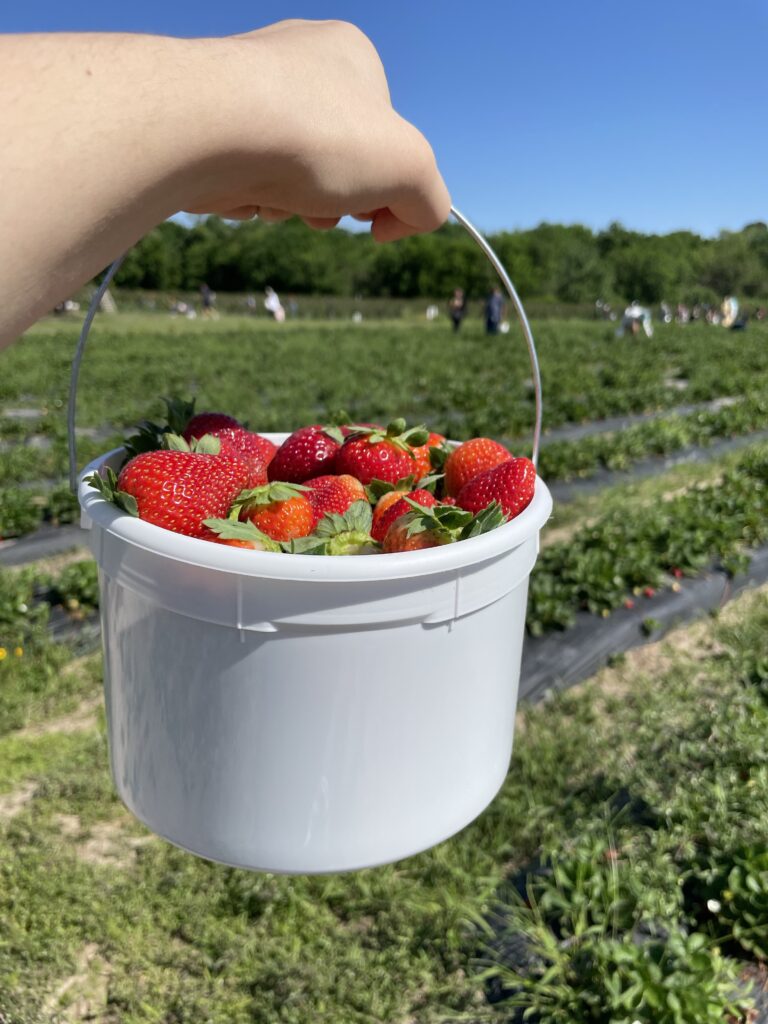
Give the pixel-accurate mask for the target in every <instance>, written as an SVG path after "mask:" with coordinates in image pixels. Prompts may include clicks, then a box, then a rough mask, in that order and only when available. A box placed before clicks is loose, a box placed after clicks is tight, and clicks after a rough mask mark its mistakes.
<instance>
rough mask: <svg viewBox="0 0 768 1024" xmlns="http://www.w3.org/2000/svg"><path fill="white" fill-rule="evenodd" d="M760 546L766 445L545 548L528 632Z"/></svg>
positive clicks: (739, 565)
mask: <svg viewBox="0 0 768 1024" xmlns="http://www.w3.org/2000/svg"><path fill="white" fill-rule="evenodd" d="M766 540H768V445H759V446H755V447H754V448H753V449H751V450H750V451H748V452H747V453H746V454H745V455H743V456H742V457H741V458H740V459H739V460H738V462H737V463H736V464H735V465H734V466H733V468H730V469H727V470H726V471H725V472H724V474H723V477H722V479H721V480H720V481H718V482H717V483H716V484H710V485H707V486H700V487H694V488H693V489H691V490H688V491H686V492H685V493H683V494H680V495H677V496H675V497H672V498H669V499H667V500H665V501H660V502H657V503H655V504H654V505H652V506H650V507H648V506H643V507H633V506H632V504H631V503H630V502H627V504H626V505H625V506H620V507H617V508H616V509H614V510H612V511H611V512H610V513H608V514H606V515H604V516H602V517H600V518H599V519H598V520H597V521H596V522H594V523H592V524H590V525H588V526H585V527H582V528H581V529H579V530H578V531H577V532H576V533H575V534H574V535H573V536H572V537H571V538H570V539H569V540H568V541H566V542H561V543H559V544H553V545H551V546H550V547H547V548H545V549H544V550H543V551H542V552H541V554H540V556H539V560H538V563H537V565H536V568H535V569H534V572H533V574H532V577H531V583H530V591H529V601H528V620H527V622H528V629H529V631H530V632H531V633H532V634H533V635H540V634H542V633H544V632H547V631H549V630H552V629H566V628H568V627H569V626H571V625H572V624H573V623H574V621H575V618H576V614H577V612H578V611H580V610H586V611H589V612H591V613H593V614H599V615H608V614H609V613H610V612H611V611H612V610H614V609H616V608H619V607H621V606H622V605H624V604H626V603H627V602H631V601H632V600H633V598H632V595H633V594H639V593H641V592H642V591H644V590H647V591H648V593H649V596H650V595H651V594H652V592H655V590H656V589H657V588H658V587H659V586H662V585H664V583H665V582H672V585H675V586H676V585H677V583H676V581H675V579H674V578H675V577H677V578H680V577H682V576H686V575H695V574H696V573H698V572H700V571H701V569H702V568H704V567H706V566H708V565H710V564H712V563H713V562H717V563H718V564H720V565H721V566H722V567H724V568H725V569H726V570H728V571H730V572H734V573H735V572H737V571H739V570H742V569H744V568H745V567H746V565H747V563H748V555H747V553H746V552H747V549H749V548H750V547H755V546H757V545H759V544H762V543H764V542H765V541H766ZM70 575H71V578H69V577H66V586H65V587H63V589H62V585H61V584H58V583H57V584H56V586H55V587H53V589H54V590H56V588H58V591H59V592H60V593H63V594H64V595H65V601H64V603H66V599H67V598H72V599H74V600H76V601H78V602H79V603H80V604H82V605H83V606H89V607H91V606H93V607H95V606H96V605H97V604H98V590H97V588H96V584H95V568H94V567H93V564H92V563H90V562H83V563H79V566H78V568H77V569H73V570H72V571H71V574H70ZM9 578H11V579H15V580H20V579H24V578H25V577H23V576H18V575H14V576H10V577H9ZM18 585H21V584H18ZM42 585H43V583H42V581H41V580H39V579H38V580H37V586H38V588H40V587H41V586H42ZM50 586H53V585H52V584H50V585H49V588H50ZM648 588H650V590H649V589H648ZM21 603H22V604H24V603H28V602H26V600H24V601H21ZM1 624H2V619H0V625H1Z"/></svg>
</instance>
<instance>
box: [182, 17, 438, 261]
mask: <svg viewBox="0 0 768 1024" xmlns="http://www.w3.org/2000/svg"><path fill="white" fill-rule="evenodd" d="M192 45H194V46H195V47H196V52H197V53H198V54H199V55H202V59H203V61H204V64H205V67H206V68H207V69H208V73H207V75H205V76H204V77H203V78H201V79H200V81H201V84H202V85H203V88H204V89H205V93H204V100H203V101H202V105H203V109H200V111H199V114H200V117H202V118H203V123H204V124H205V125H210V126H211V127H210V131H206V132H205V139H204V140H203V141H204V145H203V151H202V156H201V159H200V160H199V161H197V162H195V163H193V164H192V165H190V167H189V170H188V172H187V182H186V183H185V190H186V191H187V193H188V194H189V200H188V201H187V202H186V205H185V209H187V210H188V211H189V212H192V213H217V214H219V215H221V216H225V217H230V218H236V219H246V218H250V217H252V216H254V215H258V216H259V217H261V218H262V219H264V220H269V221H277V220H285V219H286V218H288V217H290V216H293V215H295V214H298V215H299V216H300V217H302V218H303V219H304V220H305V221H306V222H307V224H309V225H310V226H312V227H317V228H330V227H333V226H335V225H336V224H337V223H338V220H339V218H340V217H342V216H343V215H345V214H351V215H353V216H355V217H358V218H359V219H364V220H371V222H372V233H373V235H374V237H375V238H376V239H378V240H379V241H391V240H394V239H397V238H403V237H405V236H407V235H411V234H415V233H417V232H419V231H431V230H434V229H435V228H437V227H439V225H440V224H442V223H443V221H445V220H446V218H447V217H448V212H449V208H450V197H449V195H448V192H447V189H446V187H445V184H444V183H443V180H442V178H441V177H440V174H439V172H438V170H437V167H436V164H435V159H434V156H433V153H432V150H431V148H430V146H429V144H428V143H427V141H426V139H425V138H424V136H423V135H422V134H421V133H420V132H419V131H418V130H417V129H416V128H414V127H413V125H411V124H409V123H408V122H407V121H405V120H404V119H403V118H401V117H400V116H399V115H398V114H397V113H396V112H395V111H394V110H393V108H392V104H391V101H390V96H389V89H388V86H387V80H386V76H385V74H384V69H383V67H382V65H381V61H380V60H379V57H378V54H377V53H376V50H375V48H374V47H373V45H372V44H371V42H370V41H369V40H368V38H367V37H366V36H365V35H363V33H362V32H360V31H359V30H358V29H357V28H355V27H354V26H353V25H349V24H347V23H345V22H337V21H324V22H310V21H283V22H279V23H278V24H276V25H270V26H268V27H267V28H263V29H259V30H257V31H255V32H249V33H247V34H246V35H241V36H231V37H228V38H225V39H216V40H195V41H193V43H192ZM197 100H198V97H197V96H196V101H197Z"/></svg>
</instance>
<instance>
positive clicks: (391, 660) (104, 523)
mask: <svg viewBox="0 0 768 1024" xmlns="http://www.w3.org/2000/svg"><path fill="white" fill-rule="evenodd" d="M266 436H268V437H272V439H273V440H275V441H277V442H278V443H279V442H280V441H282V440H283V438H284V437H285V436H286V435H277V434H273V435H266ZM121 454H122V453H121V452H111V453H109V454H108V455H105V456H103V457H102V458H100V459H97V460H96V461H95V462H93V463H91V465H90V466H88V467H87V469H86V470H85V471H84V474H83V476H85V475H87V474H88V473H91V472H93V471H94V470H98V469H100V468H101V467H102V466H104V465H105V464H111V465H113V466H114V467H117V466H118V465H119V462H120V458H121ZM79 495H80V502H81V505H82V509H83V517H82V519H83V525H84V526H85V527H86V528H87V529H89V531H90V533H89V537H90V544H91V548H92V550H93V554H94V556H95V558H96V561H97V563H98V566H99V577H100V586H101V617H102V636H103V643H104V655H105V691H106V706H107V722H108V729H109V748H110V757H111V762H112V772H113V775H114V779H115V784H116V786H117V790H118V792H119V794H120V796H121V798H122V799H123V801H124V802H125V803H126V805H127V806H128V807H129V808H130V810H132V811H133V813H134V814H135V815H136V816H137V817H138V818H140V819H141V820H142V821H143V822H144V823H145V824H146V825H147V826H148V827H149V828H150V829H152V831H154V832H156V833H158V834H159V835H161V836H164V837H165V838H167V839H169V840H170V841H171V842H173V843H175V844H177V845H178V846H181V847H183V848H185V849H187V850H191V851H192V852H194V853H196V854H199V855H201V856H203V857H207V858H209V859H211V860H215V861H221V862H223V863H225V864H232V865H235V866H239V867H247V868H252V869H260V870H266V871H274V872H287V873H314V872H327V871H346V870H351V869H354V868H362V867H369V866H372V865H376V864H382V863H387V862H389V861H394V860H399V859H400V858H402V857H407V856H409V855H410V854H413V853H416V852H418V851H420V850H424V849H426V848H427V847H430V846H432V845H434V844H435V843H438V842H440V841H441V840H443V839H446V838H448V837H449V836H451V835H453V834H454V833H455V832H457V831H458V830H459V829H461V828H463V827H464V826H465V825H467V824H468V823H469V822H470V821H472V820H473V818H475V817H476V816H477V815H478V814H479V813H480V812H481V811H482V810H483V809H484V808H485V807H486V806H487V805H488V804H489V803H490V801H491V800H492V799H493V797H494V796H495V794H496V792H497V791H498V789H499V787H500V786H501V783H502V781H503V779H504V776H505V774H506V772H507V769H508V766H509V759H510V755H511V752H512V739H513V733H514V724H515V709H516V705H517V689H518V681H519V675H520V657H521V651H522V643H523V632H524V625H525V609H526V598H527V591H528V577H529V574H530V572H531V569H532V568H533V565H534V562H535V561H536V555H537V553H538V547H539V531H540V529H541V527H542V525H543V524H544V522H545V521H546V520H547V518H548V517H549V514H550V511H551V507H552V501H551V498H550V495H549V491H548V490H547V488H546V486H545V485H544V483H543V482H542V481H541V480H537V482H536V492H535V495H534V498H533V501H532V502H531V504H530V505H529V506H528V508H527V509H526V510H525V511H524V512H523V513H522V514H521V515H520V516H518V517H517V518H516V519H514V520H513V521H512V522H510V523H507V524H505V525H504V526H501V527H499V528H498V529H497V530H494V531H492V532H490V533H488V534H485V535H483V536H480V537H476V538H473V539H472V540H467V541H462V542H461V543H458V544H452V545H447V546H445V547H439V548H432V549H428V550H423V551H412V552H404V553H401V554H391V555H361V556H351V557H339V556H336V557H333V556H325V557H318V556H311V555H281V554H275V553H272V552H256V551H248V550H243V549H240V548H232V547H228V546H226V545H220V544H211V543H209V542H207V541H201V540H195V539H193V538H190V537H184V536H181V535H178V534H175V533H171V532H169V531H167V530H163V529H161V528H160V527H157V526H153V525H151V524H149V523H146V522H142V521H141V520H139V519H135V518H133V517H131V516H128V515H125V514H123V513H121V512H119V511H118V510H117V509H116V508H114V507H113V506H112V505H110V504H109V503H108V502H106V501H104V499H103V498H102V497H101V496H100V495H99V493H98V492H97V491H96V490H95V489H94V488H92V487H90V486H88V485H87V484H85V483H83V482H82V478H81V482H80V487H79Z"/></svg>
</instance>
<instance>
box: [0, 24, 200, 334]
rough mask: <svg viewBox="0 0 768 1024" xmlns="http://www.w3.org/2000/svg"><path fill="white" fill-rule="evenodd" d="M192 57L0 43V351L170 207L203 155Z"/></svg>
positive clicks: (163, 46) (160, 45)
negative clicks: (193, 93) (0, 345)
mask: <svg viewBox="0 0 768 1024" xmlns="http://www.w3.org/2000/svg"><path fill="white" fill-rule="evenodd" d="M193 51H194V44H191V43H187V42H185V41H182V40H174V39H163V38H158V37H152V36H125V35H115V36H101V35H92V36H89V35H79V36H66V35H63V36H20V37H5V38H2V39H0V67H2V69H3V72H2V82H1V83H0V88H2V99H1V100H0V124H2V139H3V155H2V166H3V174H2V178H3V189H2V194H1V195H0V210H1V211H2V225H3V231H2V234H0V266H2V268H3V269H2V293H3V303H2V306H0V343H3V344H7V343H9V342H10V341H12V340H13V338H14V337H15V336H16V335H17V334H18V333H20V332H21V331H22V330H23V329H24V328H25V327H26V326H28V325H29V323H31V322H32V321H33V320H35V319H36V318H37V317H39V316H40V315H42V314H43V313H45V312H46V311H47V310H49V309H50V308H51V307H52V306H53V305H55V304H56V303H57V302H59V301H60V300H62V299H64V298H66V297H67V296H68V295H70V294H71V293H72V292H73V291H74V290H75V289H76V288H78V287H80V286H81V285H82V284H83V282H84V281H87V280H89V279H90V278H92V277H93V276H94V275H95V274H96V273H98V271H100V270H101V269H102V268H103V267H104V266H105V265H106V264H108V263H109V262H110V261H111V260H113V259H114V258H115V257H116V256H117V255H119V253H121V252H122V251H124V250H125V249H127V248H128V247H129V246H131V245H132V244H133V243H135V242H136V241H137V240H138V239H139V238H140V237H141V236H142V235H143V234H145V233H146V232H147V231H148V230H149V229H150V228H152V227H153V226H154V225H156V224H158V223H159V222H160V221H162V220H163V219H164V218H166V217H168V216H169V215H171V214H172V213H174V212H175V211H176V210H178V209H179V208H180V206H179V205H178V200H179V198H180V197H181V196H183V195H184V193H185V180H184V179H185V177H187V176H188V174H189V170H188V169H189V167H190V164H194V162H195V161H196V160H198V159H200V158H202V156H203V152H202V147H201V145H200V140H199V138H198V137H197V136H198V133H199V132H200V126H199V124H198V125H196V124H195V122H194V115H193V113H192V112H191V110H190V107H191V104H190V100H189V98H188V91H187V90H188V87H189V72H190V69H189V66H188V65H189V62H190V60H191V59H192V52H193ZM201 89H204V83H201Z"/></svg>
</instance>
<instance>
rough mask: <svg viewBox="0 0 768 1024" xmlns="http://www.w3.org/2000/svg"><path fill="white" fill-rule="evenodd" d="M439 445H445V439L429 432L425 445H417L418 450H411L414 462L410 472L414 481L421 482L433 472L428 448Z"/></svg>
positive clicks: (440, 435)
mask: <svg viewBox="0 0 768 1024" xmlns="http://www.w3.org/2000/svg"><path fill="white" fill-rule="evenodd" d="M441 444H445V438H444V437H443V435H442V434H436V433H435V432H434V431H432V430H430V432H429V437H428V438H427V443H426V444H423V445H419V447H418V448H414V449H413V457H414V459H415V460H416V465H415V466H414V468H413V470H412V472H413V475H414V476H415V478H416V480H417V481H418V480H421V479H423V477H425V476H429V475H430V473H432V472H433V466H432V458H431V456H430V452H429V450H430V448H438V447H439V446H440V445H441Z"/></svg>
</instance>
